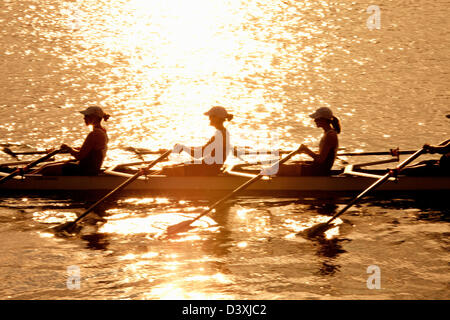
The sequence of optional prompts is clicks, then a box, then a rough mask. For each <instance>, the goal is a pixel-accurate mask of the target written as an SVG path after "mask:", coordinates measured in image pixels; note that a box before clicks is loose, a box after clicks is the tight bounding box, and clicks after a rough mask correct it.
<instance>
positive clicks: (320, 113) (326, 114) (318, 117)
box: [309, 107, 341, 133]
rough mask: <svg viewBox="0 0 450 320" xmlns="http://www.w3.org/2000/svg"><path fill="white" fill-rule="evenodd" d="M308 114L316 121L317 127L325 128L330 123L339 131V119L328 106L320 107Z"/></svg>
mask: <svg viewBox="0 0 450 320" xmlns="http://www.w3.org/2000/svg"><path fill="white" fill-rule="evenodd" d="M309 116H310V117H311V118H313V119H314V122H315V123H316V126H317V127H318V128H324V129H327V128H328V127H330V125H331V126H333V129H334V130H335V131H336V132H337V133H340V132H341V125H340V123H339V119H338V118H336V117H335V116H334V115H333V112H332V111H331V109H330V108H328V107H321V108H319V109H317V110H316V111H314V113H312V114H310V115H309Z"/></svg>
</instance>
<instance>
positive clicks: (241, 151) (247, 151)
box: [125, 147, 416, 156]
mask: <svg viewBox="0 0 450 320" xmlns="http://www.w3.org/2000/svg"><path fill="white" fill-rule="evenodd" d="M125 150H127V151H131V152H134V153H136V154H139V155H145V154H162V153H163V152H165V151H166V150H163V149H162V150H148V149H143V148H133V147H128V148H126V149H125ZM233 152H234V154H235V155H264V154H268V155H269V154H276V153H278V154H289V153H291V152H292V151H290V150H251V149H250V147H245V148H235V149H234V150H233ZM414 152H416V151H415V150H402V151H400V150H398V149H391V150H390V151H368V152H338V153H337V155H338V156H385V155H389V156H396V155H409V154H413V153H414Z"/></svg>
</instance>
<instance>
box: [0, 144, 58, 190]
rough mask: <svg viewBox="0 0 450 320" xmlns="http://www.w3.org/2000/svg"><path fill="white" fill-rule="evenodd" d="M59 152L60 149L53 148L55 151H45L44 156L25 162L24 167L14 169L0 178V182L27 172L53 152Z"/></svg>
mask: <svg viewBox="0 0 450 320" xmlns="http://www.w3.org/2000/svg"><path fill="white" fill-rule="evenodd" d="M60 152H61V150H60V149H58V150H55V151H52V152H50V153H47V154H46V155H45V156H43V157H41V158H39V159H37V160H35V161H33V162H31V163H29V164H27V165H26V166H25V167H23V168H19V169H16V170H14V171H13V172H11V173H10V174H9V175H7V176H5V177H3V178H1V179H0V183H4V182H6V181H8V180H10V179H12V178H14V177H15V176H17V175H19V174H24V173H27V172H28V171H30V169H31V168H33V167H34V166H36V165H37V164H38V163H40V162H43V161H46V160H47V159H49V158H51V157H53V156H54V155H55V154H57V153H60Z"/></svg>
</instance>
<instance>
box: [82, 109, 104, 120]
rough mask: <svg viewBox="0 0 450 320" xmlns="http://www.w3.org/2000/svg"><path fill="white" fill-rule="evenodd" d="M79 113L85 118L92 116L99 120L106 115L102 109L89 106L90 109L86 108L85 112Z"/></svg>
mask: <svg viewBox="0 0 450 320" xmlns="http://www.w3.org/2000/svg"><path fill="white" fill-rule="evenodd" d="M80 113H81V114H83V115H85V116H91V115H94V116H97V117H99V118H103V117H104V116H105V115H106V113H105V112H103V109H102V108H100V107H98V106H90V107H88V108H86V110H83V111H80Z"/></svg>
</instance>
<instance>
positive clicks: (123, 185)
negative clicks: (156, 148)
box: [69, 150, 172, 225]
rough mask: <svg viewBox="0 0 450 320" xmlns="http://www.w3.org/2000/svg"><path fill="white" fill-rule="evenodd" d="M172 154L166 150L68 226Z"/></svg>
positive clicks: (73, 222)
mask: <svg viewBox="0 0 450 320" xmlns="http://www.w3.org/2000/svg"><path fill="white" fill-rule="evenodd" d="M171 152H172V150H168V151H166V152H165V153H164V154H163V155H161V156H160V157H158V158H157V159H155V160H153V161H152V162H151V163H150V164H149V165H148V166H147V167H146V168H145V169H141V170H139V171H138V172H137V173H136V174H134V175H133V176H132V177H130V178H128V179H127V180H125V181H124V182H122V183H121V184H120V185H119V186H118V187H117V188H115V189H114V190H112V191H111V192H109V193H108V194H107V195H105V196H104V197H103V198H101V199H100V200H98V201H97V202H95V203H94V204H93V205H91V206H90V207H89V208H88V209H87V210H86V211H85V212H83V213H82V214H81V215H80V216H79V217H78V218H76V219H75V220H74V221H72V222H71V223H70V224H69V225H73V224H75V223H77V222H78V221H80V220H81V219H82V218H84V217H85V216H86V215H87V214H88V213H90V212H91V211H92V210H94V209H95V208H96V207H97V206H98V205H99V204H100V203H102V202H103V201H105V200H106V199H108V198H110V197H111V196H112V195H114V194H115V193H117V192H119V191H120V190H122V189H123V188H125V187H126V186H128V185H129V184H130V183H132V182H133V181H135V180H136V179H137V178H139V177H140V176H141V175H143V174H144V173H145V171H146V170H149V169H150V168H152V167H153V166H155V165H156V164H157V163H158V162H160V161H161V160H163V159H164V158H166V157H168V156H169V155H170V153H171Z"/></svg>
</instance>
